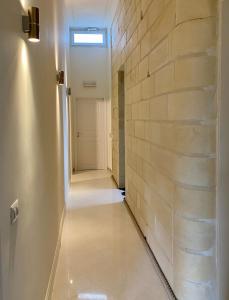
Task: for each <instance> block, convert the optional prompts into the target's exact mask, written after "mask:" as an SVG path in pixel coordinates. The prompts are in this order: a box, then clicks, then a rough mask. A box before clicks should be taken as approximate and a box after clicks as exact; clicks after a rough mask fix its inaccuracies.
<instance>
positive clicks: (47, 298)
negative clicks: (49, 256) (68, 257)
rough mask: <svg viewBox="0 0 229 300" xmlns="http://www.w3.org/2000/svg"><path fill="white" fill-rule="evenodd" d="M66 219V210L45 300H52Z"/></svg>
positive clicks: (62, 219) (62, 218)
mask: <svg viewBox="0 0 229 300" xmlns="http://www.w3.org/2000/svg"><path fill="white" fill-rule="evenodd" d="M64 218H65V208H64V209H63V213H62V217H61V221H60V227H59V234H58V240H57V244H56V250H55V255H54V258H53V264H52V269H51V272H50V276H49V282H48V287H47V291H46V296H45V300H51V298H52V292H53V284H54V279H55V275H56V268H57V264H58V258H59V253H60V247H61V237H62V231H63V225H64Z"/></svg>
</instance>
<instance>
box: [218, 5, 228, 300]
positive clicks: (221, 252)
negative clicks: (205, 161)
mask: <svg viewBox="0 0 229 300" xmlns="http://www.w3.org/2000/svg"><path fill="white" fill-rule="evenodd" d="M218 12H219V18H218V19H219V23H218V24H219V26H218V36H219V40H218V84H217V86H218V89H217V109H218V111H217V114H218V115H217V171H216V172H217V174H216V175H217V176H216V178H217V193H216V194H217V197H216V220H217V290H218V299H220V300H227V299H228V297H229V286H228V276H229V256H228V252H229V242H228V239H227V238H226V237H227V236H228V232H229V217H228V216H229V199H228V195H229V155H228V154H229V137H228V130H229V101H228V99H229V84H228V81H229V39H228V34H229V30H228V28H229V2H228V1H223V0H221V1H219V9H218Z"/></svg>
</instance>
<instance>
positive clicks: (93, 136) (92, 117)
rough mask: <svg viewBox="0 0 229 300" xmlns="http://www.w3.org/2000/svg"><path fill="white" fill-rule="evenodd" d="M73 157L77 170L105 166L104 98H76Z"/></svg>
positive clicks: (97, 168)
mask: <svg viewBox="0 0 229 300" xmlns="http://www.w3.org/2000/svg"><path fill="white" fill-rule="evenodd" d="M75 116H76V122H75V124H76V126H75V142H76V146H75V158H76V165H77V170H78V171H82V170H103V169H105V168H106V150H105V149H106V138H105V136H106V106H105V101H104V99H86V98H85V99H77V100H76V114H75Z"/></svg>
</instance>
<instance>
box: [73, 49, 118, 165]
mask: <svg viewBox="0 0 229 300" xmlns="http://www.w3.org/2000/svg"><path fill="white" fill-rule="evenodd" d="M70 69H71V85H72V101H73V102H74V101H75V99H76V98H104V99H105V100H106V111H107V134H106V135H107V157H108V159H107V161H108V162H107V167H108V168H110V169H111V168H112V158H111V151H112V147H111V145H112V141H111V136H110V133H111V96H110V80H111V79H110V77H111V72H110V50H109V49H108V48H96V47H70ZM84 80H95V81H96V82H97V87H96V88H84V87H83V81H84ZM73 144H74V143H73ZM75 164H76V162H74V165H75Z"/></svg>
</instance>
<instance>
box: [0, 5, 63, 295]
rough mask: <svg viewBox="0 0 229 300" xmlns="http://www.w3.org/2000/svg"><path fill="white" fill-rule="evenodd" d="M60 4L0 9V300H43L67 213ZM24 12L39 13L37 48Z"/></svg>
mask: <svg viewBox="0 0 229 300" xmlns="http://www.w3.org/2000/svg"><path fill="white" fill-rule="evenodd" d="M63 3H64V1H62V0H55V1H54V0H49V1H46V0H33V1H32V0H31V1H30V0H21V2H20V1H19V0H2V1H1V4H0V40H1V46H0V66H1V73H0V193H1V196H0V299H1V300H15V299H17V300H31V299H33V300H43V299H45V294H46V289H47V286H48V280H49V275H50V271H51V267H52V263H53V257H54V252H55V249H56V245H57V238H58V231H59V225H60V220H61V216H62V213H63V208H64V178H63V174H64V171H63V170H64V160H63V152H64V150H63V130H64V128H65V131H66V126H64V122H65V120H66V115H65V116H63V112H64V107H65V103H66V102H65V100H66V97H65V89H64V88H63V87H62V88H59V87H57V86H56V71H57V70H58V69H64V68H65V59H64V56H65V53H64V47H65V34H64V33H65V26H64V14H63V12H64V5H63ZM22 5H23V6H24V8H25V9H26V8H27V7H28V6H30V5H36V6H38V7H39V8H40V17H41V20H40V25H41V42H40V43H38V44H31V43H29V42H28V41H27V38H26V35H25V34H24V33H23V32H22V29H21V15H22V13H23V6H22ZM65 147H66V146H65ZM67 160H68V159H67V157H66V156H65V162H66V161H67ZM66 183H67V180H66ZM66 183H65V186H67V184H66ZM16 198H18V199H19V209H20V215H19V220H18V223H16V224H15V225H13V226H11V225H10V222H9V208H10V206H11V204H12V203H13V202H14V200H15V199H16Z"/></svg>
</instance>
